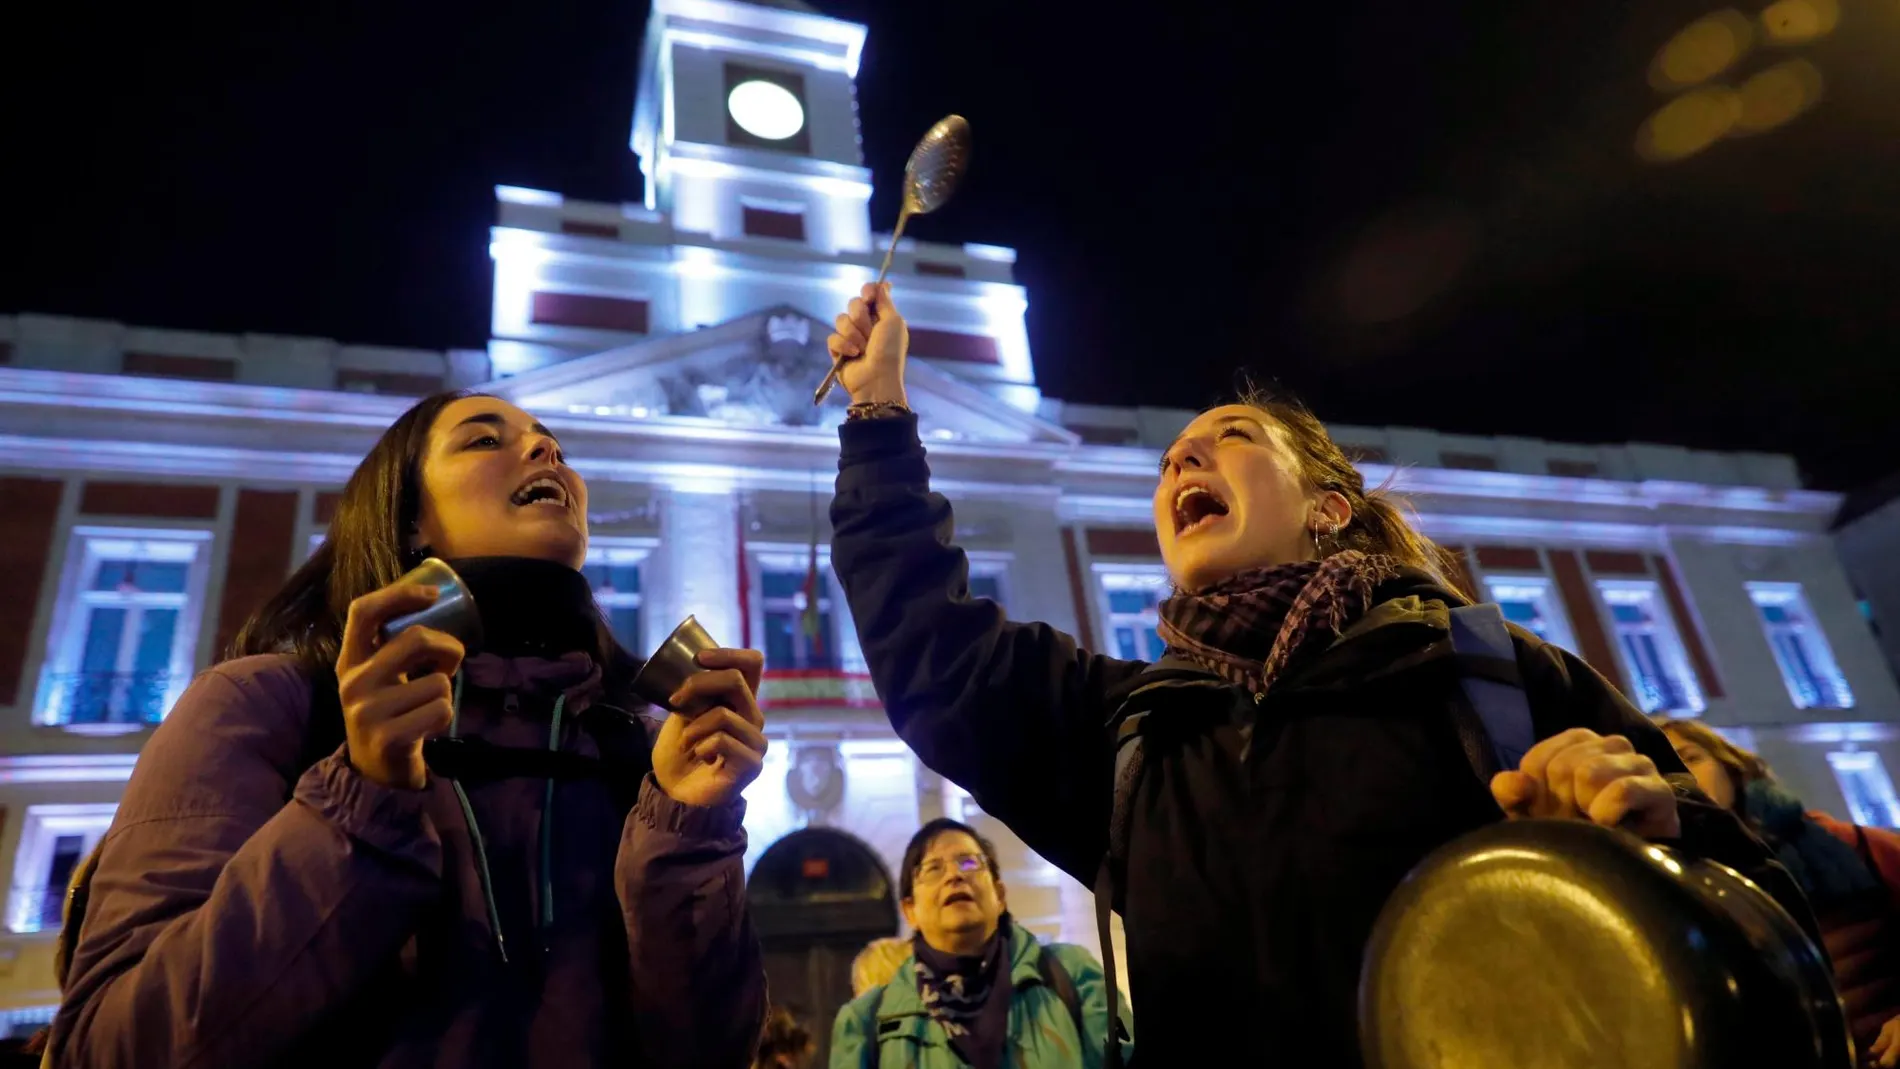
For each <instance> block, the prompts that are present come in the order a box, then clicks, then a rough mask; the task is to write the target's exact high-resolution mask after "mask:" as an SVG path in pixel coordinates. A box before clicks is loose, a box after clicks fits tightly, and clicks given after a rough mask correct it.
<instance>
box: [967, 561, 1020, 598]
mask: <svg viewBox="0 0 1900 1069" xmlns="http://www.w3.org/2000/svg"><path fill="white" fill-rule="evenodd" d="M969 557H970V596H971V597H972V598H987V599H988V600H990V601H993V602H995V603H996V604H997V605H999V606H1001V607H1002V608H1003V611H1004V612H1008V611H1009V599H1008V597H1006V596H1005V595H1007V594H1008V582H1007V576H1008V574H1009V560H1010V558H1009V555H1008V554H1006V553H994V552H992V553H984V552H983V551H981V550H977V551H973V552H971V553H970V554H969Z"/></svg>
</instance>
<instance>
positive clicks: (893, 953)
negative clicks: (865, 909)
mask: <svg viewBox="0 0 1900 1069" xmlns="http://www.w3.org/2000/svg"><path fill="white" fill-rule="evenodd" d="M908 957H910V940H908V939H904V938H902V937H900V936H895V935H893V936H890V937H888V938H884V939H873V940H871V941H870V942H869V943H867V944H865V946H864V949H863V950H860V951H858V956H857V957H856V958H853V959H852V961H851V995H852V997H853V998H855V997H857V996H859V995H862V994H864V993H865V992H866V991H869V990H871V989H872V988H876V987H883V986H884V985H885V984H888V983H890V982H891V978H892V977H894V976H896V975H897V967H898V966H899V965H902V964H904V959H905V958H908Z"/></svg>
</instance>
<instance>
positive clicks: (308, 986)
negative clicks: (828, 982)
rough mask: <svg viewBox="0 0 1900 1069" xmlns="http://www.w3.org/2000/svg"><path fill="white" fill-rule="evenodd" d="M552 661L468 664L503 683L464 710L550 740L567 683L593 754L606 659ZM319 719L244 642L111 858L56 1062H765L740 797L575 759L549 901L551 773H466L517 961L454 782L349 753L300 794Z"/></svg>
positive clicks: (212, 681)
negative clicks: (400, 782) (472, 777)
mask: <svg viewBox="0 0 1900 1069" xmlns="http://www.w3.org/2000/svg"><path fill="white" fill-rule="evenodd" d="M476 660H485V661H487V662H489V663H486V664H480V665H478V664H476ZM551 667H552V666H551V664H550V662H528V661H518V662H501V661H498V660H497V659H495V658H478V659H474V660H471V662H470V669H471V671H470V676H471V678H480V677H483V676H486V677H489V678H490V679H491V680H500V681H501V684H500V685H501V688H502V689H481V688H479V687H477V686H475V685H473V684H471V685H470V687H469V688H468V690H467V691H466V693H464V695H463V696H462V706H461V713H460V717H459V724H460V730H461V733H462V734H464V735H470V736H479V737H481V738H484V739H486V740H487V741H489V742H492V743H495V744H497V745H502V746H524V747H535V746H542V747H545V746H547V745H548V734H549V725H550V715H551V711H552V709H551V707H552V704H553V697H554V695H555V693H556V692H557V691H560V690H561V689H562V688H563V687H565V688H566V691H565V693H566V694H567V700H566V712H567V717H566V718H564V720H565V723H566V724H567V725H570V726H569V727H568V729H567V730H565V731H564V732H563V739H562V742H561V745H562V747H563V748H564V749H566V750H568V751H570V752H575V753H585V754H590V755H591V754H597V753H598V750H597V748H596V747H595V746H594V742H593V739H592V737H591V736H590V734H589V733H588V732H587V731H586V730H585V729H584V727H583V726H582V724H584V722H585V710H586V707H587V705H588V703H589V701H590V700H591V699H592V697H593V696H594V694H595V693H596V692H597V687H598V684H597V683H596V682H594V680H596V679H597V678H598V677H597V673H590V674H589V678H588V679H586V680H584V681H576V680H575V679H574V678H572V674H571V673H570V675H569V676H568V678H565V679H563V678H560V673H559V672H552V673H551V672H550V671H548V669H549V668H551ZM476 668H480V669H484V671H481V672H479V673H478V672H476V671H474V669H476ZM536 679H539V680H540V682H536V681H535V680H536ZM504 694H506V695H509V697H507V699H506V700H505V701H504ZM309 716H310V684H309V682H308V681H307V679H306V678H305V676H304V675H303V673H302V672H301V671H300V670H299V669H298V668H297V666H296V664H295V662H294V661H293V660H292V659H291V658H289V657H247V658H243V659H241V660H236V661H230V662H227V663H225V664H221V665H218V666H216V667H215V668H212V669H211V670H210V671H208V672H206V673H204V674H203V675H202V676H200V677H199V678H198V679H197V680H196V681H195V682H194V683H193V684H192V685H191V687H190V689H189V690H187V691H186V692H185V695H184V697H183V698H181V699H180V700H179V702H178V704H177V706H176V707H175V708H174V709H173V710H172V711H171V713H170V715H168V716H167V717H166V718H165V722H164V723H163V724H162V725H160V727H159V728H158V730H157V731H156V732H155V733H154V734H153V736H152V738H151V741H150V742H149V743H147V744H146V747H145V750H144V752H143V753H142V754H140V756H139V761H138V766H137V767H136V768H135V769H134V771H133V773H132V779H131V782H130V784H129V785H128V786H127V788H126V792H125V798H124V801H123V802H122V803H121V804H120V806H119V811H118V815H117V817H116V818H115V819H114V820H113V823H112V828H111V830H110V831H109V832H108V833H107V835H106V838H105V845H104V848H103V851H102V853H101V854H100V859H99V868H98V872H97V874H96V876H95V877H94V879H93V884H92V899H91V904H90V906H89V907H88V909H87V913H86V917H85V924H84V927H83V928H82V929H81V936H80V942H79V945H78V948H77V950H76V952H75V954H74V958H73V964H72V973H71V976H70V978H69V984H68V991H67V994H66V999H65V1002H64V1004H63V1005H62V1006H61V1007H60V1011H59V1015H58V1018H57V1020H56V1021H55V1023H54V1037H53V1038H54V1040H55V1042H56V1044H57V1045H58V1051H59V1058H58V1062H57V1063H56V1064H57V1065H58V1066H59V1067H60V1069H68V1067H70V1069H81V1067H84V1069H133V1067H137V1069H161V1067H163V1069H184V1067H187V1066H192V1067H196V1066H203V1067H216V1069H244V1067H248V1066H271V1067H277V1066H305V1065H308V1066H322V1067H324V1069H353V1067H358V1066H361V1067H372V1066H374V1067H379V1069H420V1067H425V1066H429V1067H438V1066H439V1067H450V1066H452V1067H456V1069H464V1067H480V1066H496V1067H503V1066H506V1067H509V1069H515V1067H522V1066H546V1067H549V1069H553V1067H561V1069H567V1067H585V1066H615V1067H619V1066H626V1067H651V1069H659V1067H672V1066H681V1067H686V1066H693V1067H700V1066H706V1067H715V1069H716V1067H721V1066H731V1067H734V1069H742V1067H745V1066H747V1065H749V1064H750V1062H751V1059H752V1055H753V1051H754V1049H755V1047H756V1045H757V1041H758V1036H759V1033H760V1029H761V1027H762V1023H763V1020H764V1016H765V973H764V967H763V964H762V961H761V958H760V952H759V945H758V940H757V938H756V936H755V935H754V933H753V930H752V925H751V921H750V917H749V915H748V913H747V910H746V897H745V872H744V868H743V861H742V857H743V855H744V853H745V846H746V835H745V829H744V827H743V825H742V820H743V817H744V814H745V803H744V801H743V800H740V801H736V802H734V803H732V804H731V805H729V806H725V807H722V808H719V809H704V808H698V807H694V806H688V805H682V804H680V803H678V802H675V801H674V800H672V799H671V798H669V797H668V796H667V795H666V793H665V792H663V791H661V790H660V789H659V786H658V784H657V783H655V782H654V780H653V778H652V777H651V776H649V777H648V778H647V780H646V782H645V783H643V784H642V785H641V786H640V790H639V800H638V802H637V803H636V804H635V805H634V806H633V810H632V812H631V813H627V812H625V811H624V809H623V808H622V805H624V803H622V805H617V804H616V803H615V801H614V792H613V791H612V789H611V787H610V786H609V785H608V784H606V783H605V782H603V781H600V780H562V781H559V782H558V783H557V784H556V787H555V790H554V792H553V798H554V813H555V816H554V820H553V825H552V826H553V828H554V834H553V836H552V841H551V843H549V844H548V847H549V849H551V851H552V853H551V855H550V860H551V865H550V871H551V872H552V874H553V881H552V891H553V894H552V896H551V900H550V902H549V903H543V902H542V900H541V899H542V888H541V884H540V878H539V875H538V873H539V872H540V858H541V850H542V848H543V846H542V843H541V841H540V840H541V834H540V829H541V814H542V810H543V807H544V804H545V803H546V802H547V801H548V797H549V793H548V781H546V780H541V779H527V778H515V779H504V780H498V781H494V782H490V783H487V784H482V785H477V786H472V787H470V788H469V789H468V792H467V793H468V798H469V804H470V808H471V809H472V810H473V812H474V814H475V823H476V826H477V827H478V829H479V842H480V844H481V846H482V847H484V848H485V850H486V854H487V860H488V867H489V870H490V872H491V873H492V885H493V896H494V902H495V907H496V914H497V915H498V917H499V919H500V922H501V928H502V931H503V932H504V933H505V935H506V937H507V955H508V960H507V961H506V962H505V963H504V961H503V960H502V956H501V954H500V953H499V952H498V951H497V944H496V939H495V932H494V928H493V925H492V924H491V921H490V915H489V910H488V908H487V905H486V902H485V899H484V896H483V893H482V889H481V884H480V880H479V876H478V871H477V866H476V862H475V857H474V851H475V849H476V844H477V841H478V840H477V838H476V837H475V836H472V835H471V833H470V825H469V821H468V819H467V817H466V816H465V815H464V812H463V810H462V807H461V804H460V802H459V800H458V799H457V798H456V795H455V792H454V791H453V790H452V788H451V785H450V784H449V783H448V782H447V781H444V780H442V779H440V778H438V777H432V778H431V781H430V784H429V786H428V787H427V788H426V789H424V790H421V791H404V790H392V789H389V788H385V787H381V786H379V785H377V784H375V783H372V782H370V781H369V780H366V779H364V778H362V777H361V776H359V775H357V774H356V772H355V770H354V769H353V768H351V767H350V764H349V762H348V760H347V758H346V757H345V756H344V755H343V754H342V753H341V752H340V751H339V752H338V753H336V754H333V755H331V756H329V757H327V758H325V759H324V760H322V761H320V762H318V763H317V764H316V765H315V766H313V767H311V768H310V769H309V770H308V771H305V772H303V774H302V776H301V778H295V780H294V789H293V777H296V775H297V771H298V770H297V768H296V766H297V764H298V755H299V752H300V749H301V747H302V745H303V742H304V737H305V727H306V724H307V723H308V720H309ZM577 720H578V721H581V724H577V723H576V721H577ZM286 796H290V797H291V801H290V802H289V804H286V803H285V801H284V799H285V798H286ZM544 905H551V906H552V910H551V920H543V917H544V916H545V914H544V908H543V907H544Z"/></svg>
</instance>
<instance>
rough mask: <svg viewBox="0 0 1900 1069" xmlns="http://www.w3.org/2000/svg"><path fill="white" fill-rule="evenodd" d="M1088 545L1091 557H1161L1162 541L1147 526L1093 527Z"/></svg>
mask: <svg viewBox="0 0 1900 1069" xmlns="http://www.w3.org/2000/svg"><path fill="white" fill-rule="evenodd" d="M1086 545H1087V546H1088V547H1089V556H1091V557H1146V558H1151V559H1154V560H1160V559H1161V543H1160V542H1159V541H1158V540H1157V539H1156V538H1155V533H1154V532H1153V531H1151V530H1149V529H1147V528H1136V527H1091V528H1089V529H1088V536H1087V542H1086Z"/></svg>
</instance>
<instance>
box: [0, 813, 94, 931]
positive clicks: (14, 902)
mask: <svg viewBox="0 0 1900 1069" xmlns="http://www.w3.org/2000/svg"><path fill="white" fill-rule="evenodd" d="M117 809H118V806H117V805H115V804H112V803H105V804H99V805H36V806H28V807H27V810H26V820H25V822H24V823H23V824H22V825H21V826H20V847H19V850H18V851H17V852H15V854H14V861H13V893H12V895H10V896H9V898H8V901H7V928H8V929H9V930H10V931H15V932H46V931H54V930H56V929H58V928H59V925H60V912H61V910H62V909H63V908H64V906H65V903H66V885H67V883H69V882H70V881H71V880H72V876H73V869H75V868H76V867H78V865H79V862H80V859H82V858H84V857H85V856H86V854H88V853H89V852H91V850H92V848H93V847H95V846H97V845H99V840H100V839H101V838H102V837H104V835H105V833H106V828H108V827H110V826H111V824H112V814H113V812H114V811H116V810H117Z"/></svg>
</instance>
